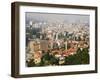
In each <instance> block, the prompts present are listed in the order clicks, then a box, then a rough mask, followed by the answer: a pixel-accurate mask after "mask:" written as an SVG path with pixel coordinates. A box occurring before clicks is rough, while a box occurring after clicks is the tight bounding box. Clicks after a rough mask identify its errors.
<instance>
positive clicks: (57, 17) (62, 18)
mask: <svg viewBox="0 0 100 80" xmlns="http://www.w3.org/2000/svg"><path fill="white" fill-rule="evenodd" d="M89 17H90V16H89V15H79V14H59V13H57V14H54V13H34V12H26V14H25V18H26V24H29V21H33V22H65V23H66V22H70V23H74V22H76V23H78V22H81V23H88V24H89Z"/></svg>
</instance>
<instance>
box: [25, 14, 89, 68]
mask: <svg viewBox="0 0 100 80" xmlns="http://www.w3.org/2000/svg"><path fill="white" fill-rule="evenodd" d="M25 16H26V39H25V40H26V48H25V50H26V66H27V67H39V66H61V65H82V64H89V46H90V43H89V41H90V40H89V39H90V38H89V35H90V34H89V32H90V31H89V16H88V15H78V14H77V15H76V14H49V13H29V12H27V13H26V15H25Z"/></svg>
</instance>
